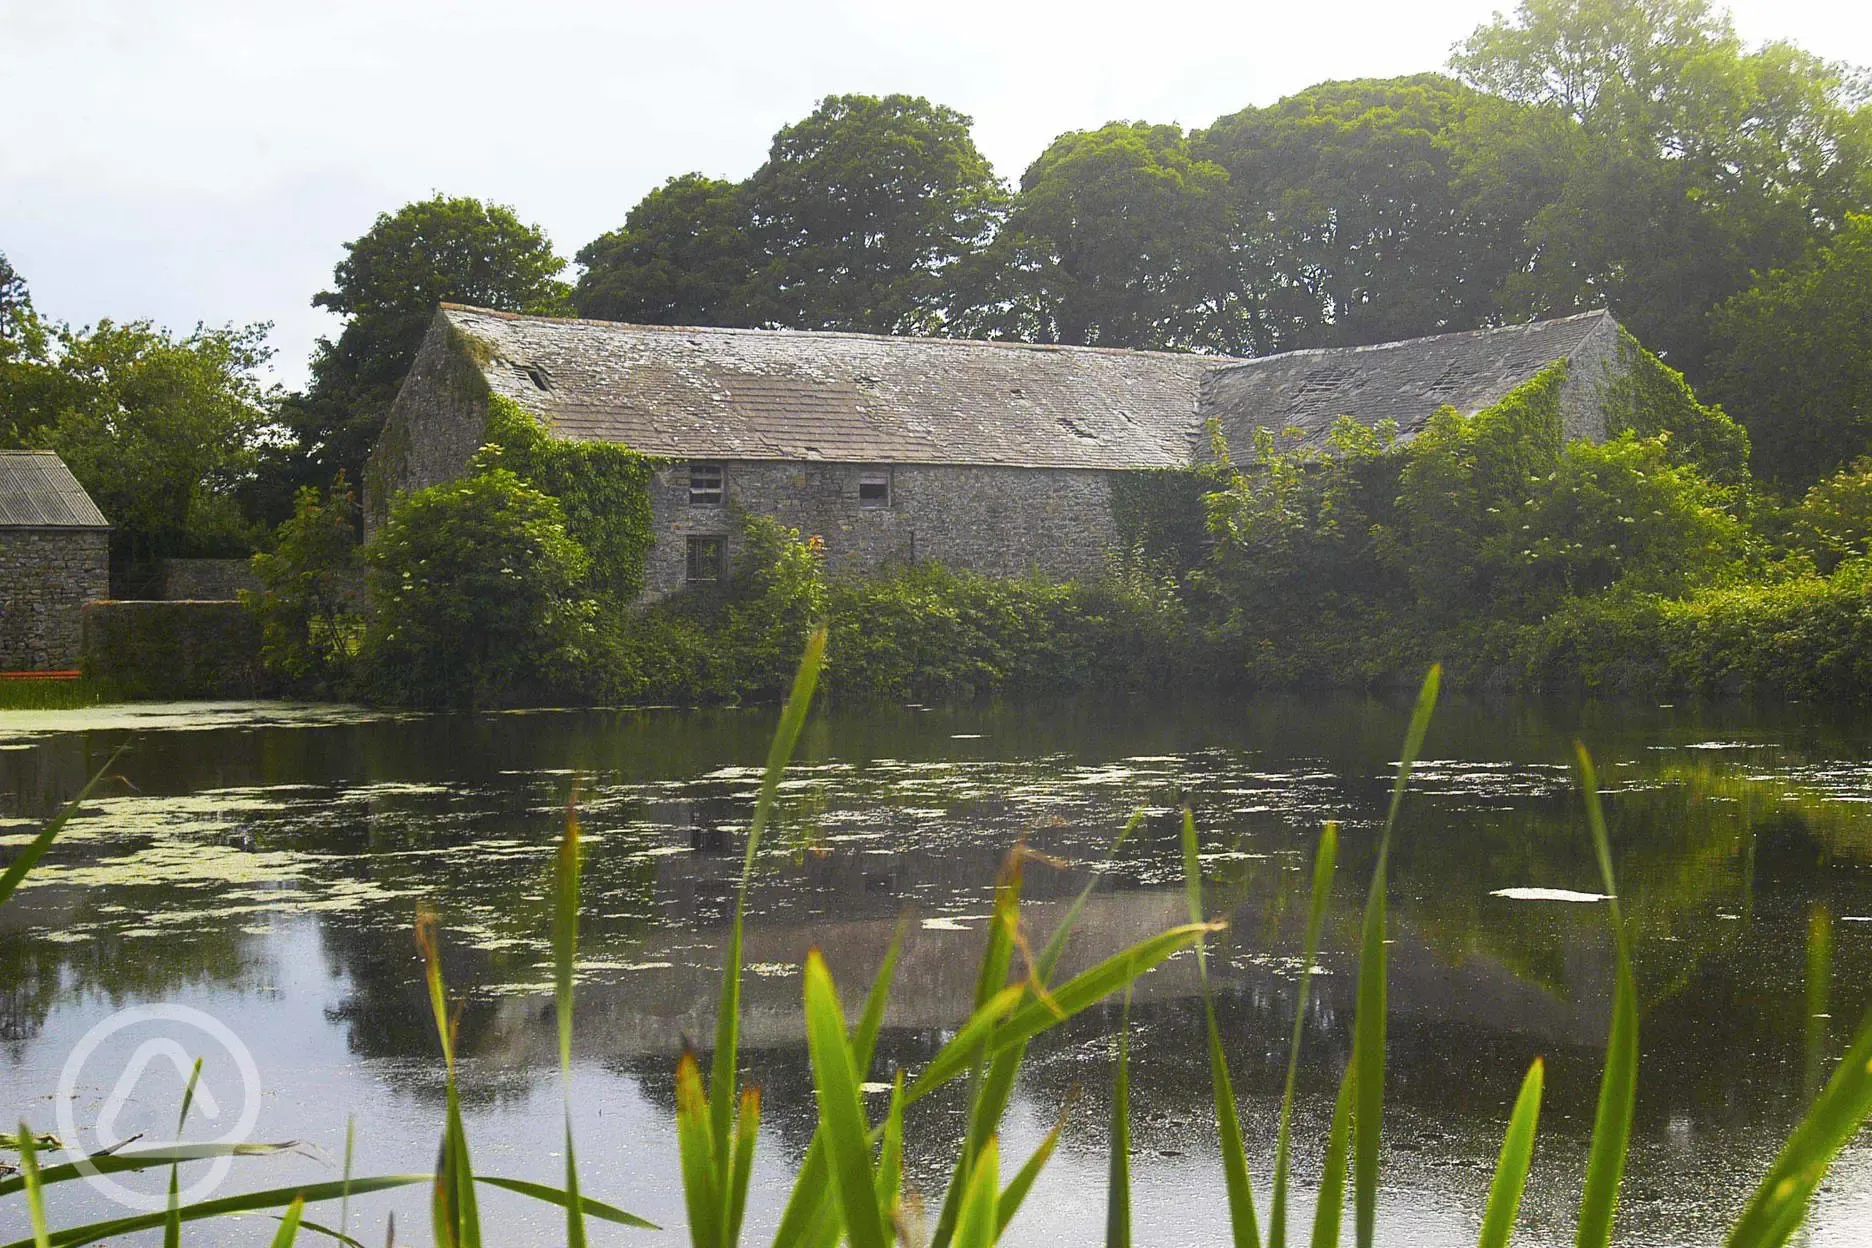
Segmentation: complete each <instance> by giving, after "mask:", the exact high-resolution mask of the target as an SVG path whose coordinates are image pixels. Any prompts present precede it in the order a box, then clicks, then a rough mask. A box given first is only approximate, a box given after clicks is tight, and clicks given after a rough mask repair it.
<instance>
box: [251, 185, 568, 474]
mask: <svg viewBox="0 0 1872 1248" xmlns="http://www.w3.org/2000/svg"><path fill="white" fill-rule="evenodd" d="M564 268H565V261H564V260H561V259H559V258H558V257H557V256H556V255H554V254H553V248H552V243H551V242H550V241H549V240H548V239H547V237H546V236H545V234H543V233H541V232H540V230H539V229H538V228H537V227H535V226H531V225H528V224H526V223H525V222H523V221H521V220H520V219H519V218H518V217H516V216H515V215H514V213H513V210H512V209H510V208H505V207H502V206H500V205H498V204H484V203H482V202H481V201H480V200H478V199H470V198H466V197H455V198H450V197H447V196H442V195H437V196H435V197H434V198H432V199H426V200H420V201H418V202H416V203H412V204H405V205H404V206H403V207H402V208H400V209H398V210H397V211H396V212H395V213H381V214H379V215H378V217H377V220H376V222H375V223H374V224H373V225H372V226H371V228H370V229H369V230H367V231H365V232H364V234H363V235H361V236H360V237H358V238H356V239H353V240H352V241H351V242H349V243H346V244H345V258H344V259H343V260H341V261H339V262H338V266H337V267H336V268H335V269H333V270H332V286H331V289H329V290H323V291H320V292H319V293H318V294H316V295H314V296H313V297H312V303H313V305H314V306H316V307H321V308H324V309H326V310H327V311H330V312H333V313H336V314H337V315H338V316H341V317H343V318H344V320H345V325H344V329H343V330H342V331H341V332H340V333H339V335H338V340H337V341H336V342H332V341H330V340H329V339H321V340H320V341H319V345H318V348H317V350H316V351H315V352H314V353H313V356H312V381H311V385H310V386H309V387H308V388H307V390H306V392H305V394H304V395H302V396H299V397H297V398H296V399H295V401H294V402H292V403H291V404H289V405H288V408H287V412H286V417H287V421H288V423H289V424H290V425H291V427H292V430H293V433H294V436H295V439H296V443H297V445H296V447H295V448H294V450H295V453H296V455H297V457H298V458H297V463H296V466H295V468H294V469H293V471H296V472H297V473H298V474H299V479H301V480H302V481H304V482H306V483H311V484H320V485H323V484H325V483H327V482H329V481H330V479H331V477H332V475H333V474H335V473H338V472H343V473H345V474H346V475H347V476H348V477H349V478H350V479H351V480H353V481H361V480H363V478H364V472H363V470H364V460H365V457H366V456H367V455H368V454H369V453H370V448H371V446H372V445H373V444H374V443H375V442H376V440H377V434H378V433H379V431H380V430H382V428H383V421H384V416H385V414H386V413H387V412H388V411H389V408H390V402H391V400H392V399H394V398H395V397H396V391H397V387H398V386H399V385H401V384H402V381H403V375H404V374H405V373H407V372H408V371H409V366H410V362H411V361H412V360H413V359H415V357H416V349H417V347H419V346H420V345H421V344H422V339H423V334H424V333H425V332H426V331H427V330H428V328H429V323H430V321H432V320H433V319H434V318H435V310H436V305H437V304H438V303H444V302H452V303H467V304H473V305H475V306H476V307H484V308H498V309H501V310H503V311H511V312H543V313H553V312H563V311H566V310H567V309H568V307H569V303H568V294H569V292H568V288H567V286H566V285H565V283H563V282H561V281H560V280H559V279H558V274H559V272H560V271H561V270H563V269H564Z"/></svg>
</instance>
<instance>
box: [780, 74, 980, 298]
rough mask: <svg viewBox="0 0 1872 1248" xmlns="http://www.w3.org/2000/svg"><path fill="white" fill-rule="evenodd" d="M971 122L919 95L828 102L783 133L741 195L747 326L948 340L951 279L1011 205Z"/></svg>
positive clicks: (840, 98)
mask: <svg viewBox="0 0 1872 1248" xmlns="http://www.w3.org/2000/svg"><path fill="white" fill-rule="evenodd" d="M970 124H971V123H970V120H969V118H967V117H966V116H964V115H963V114H961V113H958V112H956V111H955V110H954V109H951V108H944V107H942V106H941V105H937V104H931V103H930V102H929V101H928V100H925V99H922V98H919V97H915V96H908V95H889V96H884V97H883V98H878V97H875V96H868V95H834V96H827V97H826V98H825V100H823V101H822V102H821V103H820V105H819V107H818V108H816V109H814V110H813V112H812V115H811V116H809V117H807V118H805V119H804V120H802V121H799V122H797V123H795V124H793V125H790V126H787V127H785V128H783V129H782V130H781V131H780V132H779V133H778V134H777V135H775V136H774V141H773V147H772V149H771V151H770V152H769V154H768V158H767V162H766V163H765V164H764V165H762V166H761V167H760V168H759V169H758V170H756V171H755V173H754V176H753V177H752V178H750V179H749V180H748V182H747V186H746V190H745V195H746V204H747V209H748V212H749V214H750V218H751V226H750V228H751V231H752V237H753V240H754V243H755V247H756V249H757V251H758V268H757V271H756V273H755V275H754V277H753V279H752V287H751V294H750V301H751V308H752V316H753V318H754V319H755V320H756V321H758V322H759V323H762V324H770V325H779V326H787V327H791V328H795V329H839V330H857V331H864V332H870V333H911V334H915V333H940V332H944V331H945V330H946V329H947V328H948V327H949V325H950V323H951V321H952V320H953V318H954V311H953V309H952V307H951V302H952V299H951V284H952V283H951V278H952V270H953V269H955V267H956V266H957V265H958V264H959V263H960V262H961V261H963V260H964V259H966V258H967V257H969V256H971V255H973V254H974V253H976V252H978V251H980V250H981V249H982V248H983V247H984V246H985V245H986V244H987V243H988V241H989V239H990V238H991V237H992V235H993V233H994V229H995V225H996V222H997V221H998V220H999V219H1000V216H1001V214H1002V212H1003V211H1004V209H1005V205H1006V190H1005V188H1004V187H1003V186H1002V185H1001V183H1000V181H999V180H998V179H997V178H996V177H995V176H994V170H993V168H992V167H991V166H990V165H989V163H988V160H987V158H986V157H984V156H983V155H982V154H981V152H980V151H978V150H977V149H976V147H975V141H974V139H973V138H972V137H971V136H970V134H969V127H970Z"/></svg>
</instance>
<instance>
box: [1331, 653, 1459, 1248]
mask: <svg viewBox="0 0 1872 1248" xmlns="http://www.w3.org/2000/svg"><path fill="white" fill-rule="evenodd" d="M1442 679H1443V669H1442V667H1441V666H1440V665H1438V666H1433V667H1432V668H1431V669H1430V672H1429V675H1427V676H1425V677H1424V683H1423V688H1422V689H1420V690H1419V691H1418V693H1417V705H1416V706H1415V708H1413V709H1412V711H1411V718H1410V726H1409V727H1408V728H1407V729H1405V732H1404V750H1403V753H1402V754H1400V755H1399V757H1398V769H1397V778H1396V779H1395V780H1394V781H1393V782H1392V785H1391V807H1390V809H1389V810H1388V811H1387V812H1386V813H1385V823H1384V831H1383V832H1382V833H1381V834H1380V836H1379V838H1378V862H1377V865H1376V866H1375V867H1373V868H1372V882H1371V893H1370V895H1369V896H1368V897H1367V898H1366V901H1365V922H1364V928H1363V932H1362V936H1361V940H1360V942H1359V973H1358V1013H1357V1017H1356V1019H1355V1021H1354V1023H1353V1041H1352V1047H1353V1052H1354V1057H1353V1060H1354V1061H1355V1062H1356V1063H1357V1064H1358V1069H1359V1079H1358V1088H1357V1101H1356V1102H1355V1103H1354V1106H1353V1115H1352V1207H1353V1219H1354V1227H1355V1230H1356V1238H1357V1242H1358V1248H1372V1242H1373V1238H1374V1236H1375V1235H1376V1233H1377V1222H1378V1146H1379V1129H1380V1127H1381V1125H1382V1122H1383V1117H1384V1082H1385V1009H1386V1004H1385V993H1386V987H1385V981H1386V974H1387V971H1386V966H1385V928H1386V920H1385V887H1386V874H1387V871H1388V870H1389V866H1390V859H1391V834H1392V831H1393V830H1394V829H1395V828H1396V827H1397V818H1398V811H1399V810H1400V809H1401V808H1402V807H1403V805H1404V790H1405V788H1406V787H1407V786H1408V785H1409V784H1410V773H1411V768H1412V766H1414V765H1415V764H1416V761H1417V755H1418V753H1419V751H1421V750H1422V749H1423V742H1424V734H1425V733H1426V732H1428V731H1429V729H1430V716H1431V715H1432V714H1433V713H1434V712H1435V711H1436V701H1437V689H1438V686H1439V685H1440V684H1441V683H1442Z"/></svg>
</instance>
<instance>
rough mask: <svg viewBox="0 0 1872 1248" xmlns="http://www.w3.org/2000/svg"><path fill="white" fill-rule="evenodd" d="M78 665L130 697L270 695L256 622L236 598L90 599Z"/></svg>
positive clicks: (85, 609) (85, 614) (240, 696)
mask: <svg viewBox="0 0 1872 1248" xmlns="http://www.w3.org/2000/svg"><path fill="white" fill-rule="evenodd" d="M80 666H81V667H82V669H83V671H84V674H85V675H86V676H88V677H91V678H93V679H96V680H100V681H107V682H109V684H110V686H111V687H112V688H113V689H115V690H117V691H119V692H121V693H122V694H123V695H124V696H125V697H132V698H252V697H260V696H263V695H264V694H266V693H267V692H268V687H267V680H266V673H265V670H264V669H263V668H262V667H261V664H260V625H259V623H258V621H256V620H255V619H254V617H253V615H252V613H251V612H249V611H248V610H247V608H245V607H243V606H241V605H240V604H239V603H238V602H140V601H130V602H93V603H89V604H87V605H86V606H85V608H84V643H83V657H82V661H81V664H80Z"/></svg>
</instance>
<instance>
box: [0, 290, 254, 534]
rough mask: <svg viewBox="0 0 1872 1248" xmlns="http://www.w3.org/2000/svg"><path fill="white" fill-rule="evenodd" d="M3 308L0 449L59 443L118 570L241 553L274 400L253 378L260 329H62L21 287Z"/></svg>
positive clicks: (250, 530)
mask: <svg viewBox="0 0 1872 1248" xmlns="http://www.w3.org/2000/svg"><path fill="white" fill-rule="evenodd" d="M9 315H10V316H11V317H12V318H13V319H12V320H11V322H10V325H11V328H10V329H9V330H8V333H7V335H6V336H5V339H4V341H5V343H6V347H5V350H4V351H0V447H43V448H46V449H50V450H54V451H57V452H58V453H59V455H60V456H61V457H62V458H63V459H64V460H65V463H66V464H67V465H68V466H69V467H70V468H71V470H72V473H73V475H75V476H76V477H77V478H78V481H79V483H80V484H81V485H83V486H84V487H85V490H86V492H88V493H89V494H90V495H91V497H92V499H93V500H94V501H95V502H96V503H97V505H98V506H99V507H100V508H101V509H102V510H103V512H104V515H105V517H106V518H107V519H109V520H110V522H111V524H112V526H113V531H112V535H111V544H112V554H113V557H114V558H115V559H116V560H117V561H118V562H119V563H120V565H123V566H125V567H127V566H130V565H137V564H143V563H147V562H148V561H149V560H152V559H157V558H162V557H165V556H187V555H226V554H245V553H247V552H248V551H250V550H252V549H253V543H254V541H255V539H256V536H257V534H256V531H255V529H254V527H253V525H252V524H251V523H250V522H249V521H248V519H247V517H246V515H245V514H244V512H243V510H242V505H241V504H242V498H243V495H244V492H245V491H246V490H247V488H248V486H249V485H250V483H251V480H252V475H253V471H254V467H255V464H256V461H257V455H258V447H259V445H260V444H261V443H262V441H263V440H264V439H265V438H266V437H268V436H269V435H270V434H271V433H272V432H273V430H274V426H273V418H274V407H275V404H276V401H277V396H276V395H274V394H273V393H271V392H269V391H268V390H266V389H265V388H264V387H263V386H262V385H261V383H260V381H259V378H258V372H259V370H260V368H261V367H262V365H264V364H265V362H266V360H267V357H268V354H269V353H268V351H267V349H266V348H265V347H264V346H263V345H262V339H263V338H264V336H265V333H266V328H267V327H266V326H264V325H254V326H248V327H247V328H244V329H207V328H197V329H196V330H195V331H194V332H193V333H191V334H189V335H187V336H185V337H177V336H176V335H174V334H171V333H170V332H168V331H167V330H164V329H160V328H157V327H156V326H153V325H151V324H149V323H148V322H133V323H130V324H117V323H115V322H112V321H100V322H98V323H97V324H96V325H94V326H87V327H84V328H73V327H71V326H69V325H64V324H59V323H51V322H46V321H43V320H41V319H40V318H38V317H37V316H35V315H34V314H33V312H32V307H31V304H30V303H28V302H26V301H25V299H24V296H23V294H22V295H21V296H20V298H19V300H18V301H17V302H16V303H15V304H14V306H13V309H12V311H11V313H10V314H9Z"/></svg>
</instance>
